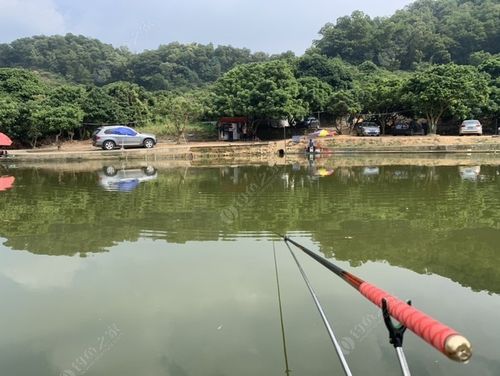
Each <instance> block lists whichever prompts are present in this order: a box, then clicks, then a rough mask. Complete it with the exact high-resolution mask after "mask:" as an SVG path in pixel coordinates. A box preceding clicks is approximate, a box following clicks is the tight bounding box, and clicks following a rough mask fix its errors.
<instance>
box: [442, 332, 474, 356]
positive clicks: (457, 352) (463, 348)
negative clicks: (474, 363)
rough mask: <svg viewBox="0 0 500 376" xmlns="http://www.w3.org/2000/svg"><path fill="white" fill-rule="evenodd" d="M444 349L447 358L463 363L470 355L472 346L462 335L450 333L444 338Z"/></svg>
mask: <svg viewBox="0 0 500 376" xmlns="http://www.w3.org/2000/svg"><path fill="white" fill-rule="evenodd" d="M444 351H445V354H446V356H447V357H448V358H450V359H453V360H456V361H457V362H461V363H465V362H467V361H468V360H469V359H470V357H471V356H472V346H471V344H470V342H469V341H468V340H467V338H465V337H464V336H461V335H459V334H455V335H452V336H450V337H448V338H447V339H446V343H445V345H444Z"/></svg>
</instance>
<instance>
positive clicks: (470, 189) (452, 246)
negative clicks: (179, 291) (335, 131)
mask: <svg viewBox="0 0 500 376" xmlns="http://www.w3.org/2000/svg"><path fill="white" fill-rule="evenodd" d="M367 172H369V173H367ZM462 175H463V174H462ZM462 175H461V174H460V170H459V168H458V167H419V166H409V167H402V166H385V167H379V168H378V169H377V170H375V169H370V170H367V169H365V168H363V167H353V168H339V169H337V170H335V172H334V174H333V175H331V176H327V177H324V178H318V177H317V176H314V173H313V171H312V170H311V168H304V167H301V168H298V167H297V166H295V167H294V168H292V167H283V168H269V167H258V166H249V167H223V168H208V169H203V168H190V169H186V168H179V169H172V170H164V171H161V170H160V171H159V173H158V178H157V179H156V180H154V181H150V182H147V183H145V184H143V185H140V186H139V187H138V188H137V189H136V190H134V191H133V192H129V193H122V192H105V191H103V190H101V189H100V188H99V186H98V184H97V175H96V174H95V173H46V172H44V173H41V172H39V171H36V170H18V171H17V172H16V187H15V190H12V191H9V192H3V193H2V194H1V195H0V206H1V207H2V209H3V210H2V221H0V236H1V237H4V238H6V239H7V240H6V242H5V243H4V244H5V245H6V246H8V247H10V248H12V249H16V250H28V251H30V252H33V253H41V254H49V255H73V254H76V253H81V254H85V253H87V252H101V251H105V250H106V249H108V248H109V247H111V246H112V245H114V244H117V243H120V242H123V241H136V240H137V239H139V238H141V237H148V238H153V239H160V240H165V241H168V242H178V243H183V242H187V241H192V240H217V239H221V238H232V237H234V234H237V233H243V232H245V233H250V234H252V236H261V235H262V234H267V235H269V233H266V231H273V230H274V231H280V232H284V231H303V232H308V233H311V234H312V237H313V238H314V239H315V240H316V241H318V242H319V243H320V245H321V248H322V252H324V253H325V255H327V256H335V257H336V258H338V259H342V260H348V261H350V262H351V263H352V264H354V265H357V264H360V263H364V262H367V261H369V260H374V261H381V260H385V261H387V262H389V263H390V264H392V265H399V266H402V267H405V268H408V269H412V270H414V271H416V272H418V273H438V274H440V275H443V276H446V277H448V278H451V279H453V280H455V281H458V282H459V283H461V284H463V285H466V286H471V287H472V288H473V289H475V290H483V289H484V290H488V291H492V292H500V271H499V270H500V255H499V254H498V252H497V248H498V247H497V246H496V244H498V241H499V240H500V211H499V209H500V199H499V198H498V189H499V182H500V177H499V176H498V168H497V167H493V166H481V168H480V173H479V174H478V176H479V178H478V179H476V180H470V179H463V178H462ZM250 186H252V187H256V188H255V189H253V190H251V191H249V189H248V187H250ZM231 207H234V208H236V215H235V216H234V218H232V220H230V221H227V220H225V221H224V220H222V218H221V212H222V211H223V210H225V209H226V208H231ZM267 235H266V236H267ZM137 244H138V245H140V244H141V243H137Z"/></svg>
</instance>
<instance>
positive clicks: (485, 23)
mask: <svg viewBox="0 0 500 376" xmlns="http://www.w3.org/2000/svg"><path fill="white" fill-rule="evenodd" d="M320 34H321V36H322V37H321V38H320V39H319V40H317V41H315V42H314V47H316V48H317V49H319V51H320V52H321V53H323V54H325V55H327V56H330V57H340V58H342V59H343V60H345V61H347V62H349V63H353V64H360V63H362V62H364V61H367V60H368V61H372V62H373V63H375V64H377V65H380V66H383V67H386V68H389V69H403V70H408V69H412V68H414V66H415V65H416V64H419V63H422V62H428V63H437V64H443V63H449V62H455V63H459V64H467V63H469V62H470V56H471V55H472V54H473V53H474V52H477V51H485V52H489V53H492V54H496V53H499V52H500V3H499V2H498V0H472V1H464V0H438V1H435V0H418V1H415V2H414V3H412V4H410V5H409V6H407V7H406V8H405V9H403V10H400V11H397V12H396V13H395V14H394V15H393V16H391V17H388V18H370V17H369V16H368V15H365V14H364V13H363V12H360V11H356V12H354V13H353V14H352V15H351V16H345V17H341V18H339V19H338V20H337V22H336V23H335V24H333V23H329V24H326V25H325V26H324V27H323V28H322V29H321V31H320Z"/></svg>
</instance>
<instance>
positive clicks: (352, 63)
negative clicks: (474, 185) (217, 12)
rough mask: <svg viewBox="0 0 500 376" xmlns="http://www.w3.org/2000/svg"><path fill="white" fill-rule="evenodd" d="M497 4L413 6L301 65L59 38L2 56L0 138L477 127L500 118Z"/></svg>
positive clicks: (455, 1) (243, 53) (324, 32)
mask: <svg viewBox="0 0 500 376" xmlns="http://www.w3.org/2000/svg"><path fill="white" fill-rule="evenodd" d="M499 22H500V3H499V2H498V1H493V0H471V1H463V0H436V1H434V0H418V1H416V2H415V3H413V4H411V5H410V6H408V7H406V8H405V9H403V10H401V11H398V12H396V13H395V14H394V15H393V16H391V17H388V18H374V19H372V18H370V17H368V16H366V15H364V14H363V13H362V12H354V13H353V14H352V15H351V16H346V17H341V18H339V19H338V20H337V22H336V23H335V24H327V25H325V26H324V27H323V28H322V29H321V32H320V35H321V38H320V39H319V40H317V41H314V42H312V46H311V48H310V49H309V50H308V51H307V52H306V53H305V54H304V55H303V56H300V57H296V56H295V55H294V54H293V53H291V52H284V53H282V54H280V55H273V56H269V55H267V54H264V53H258V52H257V53H252V52H251V51H250V50H248V49H241V48H234V47H230V46H217V47H214V46H213V45H210V44H209V45H201V44H189V45H182V44H179V43H170V44H167V45H162V46H160V47H159V48H158V49H156V50H149V51H144V52H142V53H131V52H130V51H128V50H127V49H126V48H115V47H113V46H111V45H107V44H104V43H102V42H100V41H98V40H95V39H89V38H86V37H83V36H75V35H71V34H68V35H66V36H52V37H46V36H36V37H32V38H23V39H19V40H16V41H14V42H12V43H10V44H0V131H2V132H6V133H8V134H9V135H11V136H12V137H13V138H14V139H15V140H16V144H17V145H27V144H31V145H32V146H36V145H37V144H38V143H39V141H40V140H49V139H51V140H53V139H54V138H56V137H65V138H72V137H73V136H75V135H76V137H85V135H86V134H88V131H89V130H91V129H92V127H96V126H97V125H98V124H113V123H129V124H133V125H135V126H139V127H144V126H147V127H149V128H154V129H153V130H154V131H155V132H157V133H159V134H172V135H174V136H176V137H180V136H181V135H182V133H183V132H184V130H185V129H186V126H187V125H188V124H189V123H193V122H196V121H197V120H216V119H217V118H218V117H219V116H247V117H248V118H249V119H250V121H251V123H252V124H257V123H258V121H259V120H264V119H284V118H287V119H288V120H290V121H291V123H292V124H293V123H294V122H296V121H300V119H302V118H303V117H305V116H308V115H311V114H317V113H321V117H322V119H328V120H329V121H330V123H333V124H341V123H343V124H346V123H348V124H352V123H353V122H354V121H356V119H357V120H359V119H370V120H373V121H377V122H378V123H379V124H380V125H381V127H382V131H385V130H386V129H387V128H390V127H391V126H392V125H393V124H394V122H395V121H405V120H406V121H408V120H409V119H412V118H415V117H423V118H426V119H427V122H428V124H429V130H430V132H431V133H435V132H436V131H438V130H439V129H438V125H439V124H441V122H442V120H443V119H446V120H448V121H451V123H458V122H459V121H461V120H463V119H466V118H479V119H481V120H483V121H484V122H485V124H489V125H494V124H495V123H496V122H497V121H498V120H497V119H498V115H499V111H500V45H499V44H500V35H499V30H500V24H499Z"/></svg>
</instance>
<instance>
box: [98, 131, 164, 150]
mask: <svg viewBox="0 0 500 376" xmlns="http://www.w3.org/2000/svg"><path fill="white" fill-rule="evenodd" d="M92 145H94V146H97V147H101V148H103V149H104V150H113V149H114V148H116V147H124V148H126V147H133V146H143V147H145V148H148V149H150V148H152V147H153V146H155V145H156V136H155V135H154V134H148V133H139V132H137V131H136V130H135V129H132V128H130V127H126V126H124V125H113V126H105V127H100V128H97V129H96V130H95V132H94V134H93V135H92Z"/></svg>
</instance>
